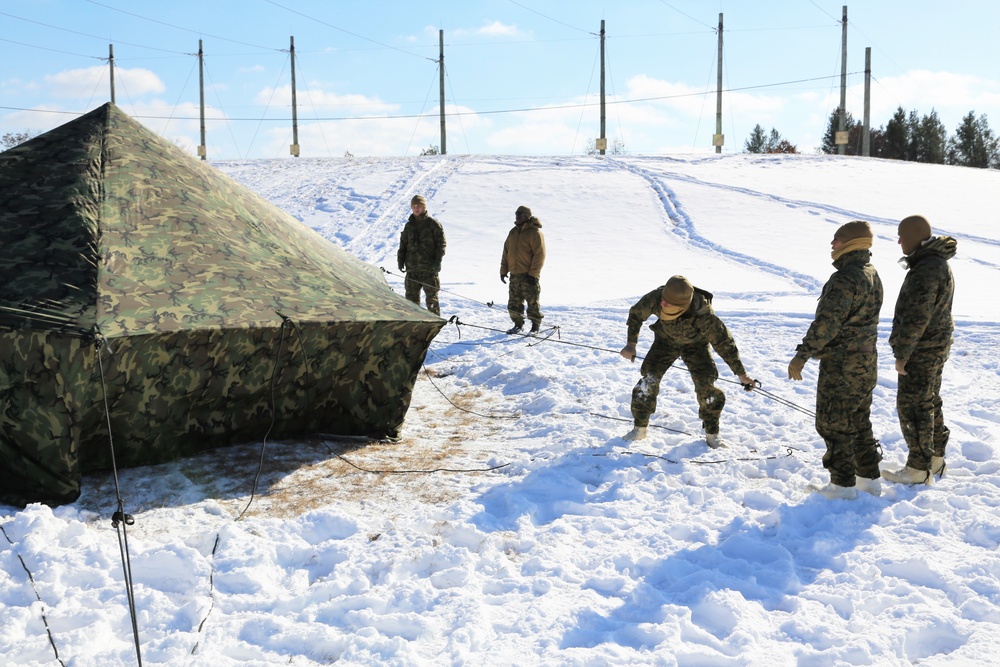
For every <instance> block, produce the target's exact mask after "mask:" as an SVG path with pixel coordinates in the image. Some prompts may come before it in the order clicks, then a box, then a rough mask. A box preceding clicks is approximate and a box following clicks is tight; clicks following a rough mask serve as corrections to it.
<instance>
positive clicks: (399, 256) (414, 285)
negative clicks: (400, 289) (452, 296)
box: [396, 195, 445, 315]
mask: <svg viewBox="0 0 1000 667" xmlns="http://www.w3.org/2000/svg"><path fill="white" fill-rule="evenodd" d="M410 210H411V211H412V214H411V215H410V218H409V220H407V221H406V225H405V226H404V227H403V233H402V234H400V236H399V251H398V252H397V253H396V262H397V264H398V265H399V270H400V271H405V272H406V282H405V287H406V298H407V299H409V300H410V301H412V302H413V303H415V304H418V305H419V304H420V290H421V288H422V289H423V290H424V294H425V295H426V297H427V310H429V311H431V312H432V313H434V314H435V315H440V314H441V306H440V305H439V303H438V291H439V290H440V289H441V280H440V278H438V274H439V273H440V272H441V260H442V259H443V258H444V249H445V240H444V228H443V227H442V226H441V223H440V222H438V221H437V220H435V219H434V218H432V217H431V216H429V215H427V200H426V199H424V198H423V196H422V195H415V196H414V197H413V199H411V200H410Z"/></svg>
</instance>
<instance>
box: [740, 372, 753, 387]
mask: <svg viewBox="0 0 1000 667" xmlns="http://www.w3.org/2000/svg"><path fill="white" fill-rule="evenodd" d="M756 382H757V381H756V380H754V379H753V378H752V377H750V376H749V375H747V374H746V373H744V374H743V375H741V376H740V384H741V385H743V388H744V389H746V390H747V391H753V390H754V386H755V384H756Z"/></svg>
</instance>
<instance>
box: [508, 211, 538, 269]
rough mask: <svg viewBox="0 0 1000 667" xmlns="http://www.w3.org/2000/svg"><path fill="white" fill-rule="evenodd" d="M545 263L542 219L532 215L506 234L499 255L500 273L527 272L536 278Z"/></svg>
mask: <svg viewBox="0 0 1000 667" xmlns="http://www.w3.org/2000/svg"><path fill="white" fill-rule="evenodd" d="M544 264H545V236H544V235H543V234H542V221H541V220H539V219H538V218H536V217H534V216H532V217H530V218H529V219H528V221H527V222H525V223H523V224H521V225H514V228H513V229H511V230H510V233H508V234H507V240H506V241H504V244H503V255H502V256H501V257H500V275H507V272H508V271H509V272H510V273H512V274H515V273H527V274H528V275H531V276H534V277H535V278H538V277H539V276H541V273H542V265H544Z"/></svg>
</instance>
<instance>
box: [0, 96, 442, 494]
mask: <svg viewBox="0 0 1000 667" xmlns="http://www.w3.org/2000/svg"><path fill="white" fill-rule="evenodd" d="M443 325H444V321H443V320H441V319H440V318H438V317H436V316H434V315H432V314H430V313H429V312H427V311H426V310H423V309H421V308H419V307H418V306H417V305H416V304H413V303H410V302H409V301H407V300H406V299H404V298H402V297H401V296H399V295H397V294H395V293H394V292H393V291H392V290H391V289H390V288H389V286H388V284H387V283H386V282H385V279H384V278H382V276H381V274H380V273H379V272H378V270H377V269H375V268H374V267H371V266H369V265H366V264H364V263H363V262H360V261H358V260H357V259H355V258H353V257H351V256H349V255H348V254H347V253H345V252H343V251H342V250H340V249H339V248H337V247H336V246H334V245H333V244H332V243H330V242H329V241H327V240H325V239H323V238H322V237H321V236H319V235H318V234H316V233H315V232H313V231H312V230H310V229H308V228H307V227H306V226H305V225H303V224H301V223H300V222H298V221H297V220H295V219H294V218H292V217H291V216H289V215H287V214H285V213H283V212H281V211H280V210H278V209H277V208H276V207H274V206H272V205H271V204H269V203H267V202H265V201H264V200H262V199H261V198H259V197H257V196H256V195H254V194H253V193H251V192H249V191H248V190H246V189H245V188H243V187H241V186H239V185H238V184H236V183H234V182H233V181H232V180H230V179H228V178H226V177H225V176H222V175H220V174H219V173H218V172H217V171H215V170H214V169H212V168H211V167H209V166H207V165H206V164H204V163H202V162H201V161H199V160H197V159H195V158H193V157H191V156H189V155H187V154H185V153H184V152H182V151H181V150H180V149H179V148H177V147H176V146H174V145H172V144H171V143H170V142H168V141H164V140H163V139H161V138H159V137H158V136H156V135H155V134H153V133H152V132H150V131H149V130H147V129H146V128H144V127H143V126H142V125H140V124H139V123H137V122H136V121H134V120H133V119H131V118H129V117H128V116H127V115H126V114H124V113H123V112H122V111H121V110H120V109H118V108H117V107H116V106H114V105H113V104H106V105H104V106H102V107H100V108H99V109H96V110H95V111H93V112H91V113H89V114H87V115H85V116H82V117H80V118H78V119H77V120H74V121H72V122H70V123H67V124H65V125H63V126H61V127H58V128H56V129H55V130H52V131H51V132H48V133H46V134H43V135H41V136H38V137H35V138H34V139H32V140H30V141H28V142H26V143H24V144H21V145H20V146H17V147H16V148H13V149H11V150H8V151H6V152H4V153H0V502H3V503H13V504H18V505H23V504H25V503H28V502H35V501H40V502H46V503H50V504H58V503H64V502H70V501H73V500H75V499H76V498H77V497H78V495H79V492H80V475H81V473H84V472H89V471H94V470H100V469H106V468H107V467H109V465H110V463H111V457H110V450H111V446H112V445H111V443H113V446H114V452H115V460H116V462H117V464H118V465H122V466H128V465H139V464H148V463H157V462H163V461H166V460H169V459H172V458H175V457H178V456H181V455H185V454H189V453H193V452H196V451H201V450H204V449H207V448H210V447H217V446H221V445H226V444H232V443H236V442H247V441H258V442H259V441H260V440H261V439H263V437H264V436H265V434H267V435H268V437H270V438H289V437H298V436H303V435H308V434H312V433H336V434H343V435H371V436H376V437H378V436H383V435H388V436H394V435H395V434H396V432H397V431H398V429H399V428H400V426H401V424H402V422H403V417H404V416H405V414H406V410H407V408H408V407H409V403H410V397H411V392H412V390H413V384H414V381H415V379H416V374H417V372H418V371H419V369H420V366H421V364H422V362H423V359H424V355H425V354H426V352H427V346H428V345H429V343H430V341H431V340H432V339H433V338H434V336H435V335H436V334H437V332H438V331H439V330H440V329H441V327H442V326H443Z"/></svg>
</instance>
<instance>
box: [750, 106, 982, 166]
mask: <svg viewBox="0 0 1000 667" xmlns="http://www.w3.org/2000/svg"><path fill="white" fill-rule="evenodd" d="M839 127H840V110H839V109H836V110H834V111H833V113H831V114H830V120H829V122H828V123H827V128H826V132H825V133H824V135H823V143H822V145H821V146H820V149H819V150H820V152H822V153H827V154H834V153H836V152H837V145H836V143H835V141H836V136H837V131H838V129H839ZM845 130H846V131H847V145H846V146H845V147H844V148H845V150H844V153H845V154H846V155H861V151H862V140H863V135H862V133H863V131H864V127H863V124H862V123H860V122H858V121H856V120H854V117H853V116H851V114H850V112H848V113H847V119H846V122H845ZM869 142H870V143H869V150H870V155H871V157H879V158H884V159H888V160H907V161H910V162H928V163H932V164H952V165H959V166H962V167H978V168H980V169H1000V137H997V136H996V135H995V134H994V133H993V130H992V129H990V124H989V121H988V120H987V118H986V114H982V115H980V116H978V117H977V116H976V113H975V112H974V111H970V112H969V113H968V114H966V115H965V116H964V117H963V118H962V120H961V122H960V123H959V124H958V127H957V128H955V133H954V134H952V135H951V136H949V135H948V130H947V129H946V128H945V126H944V123H942V122H941V119H940V118H939V117H938V114H937V111H934V110H933V109H931V112H930V113H929V114H926V115H923V116H921V115H920V113H919V112H917V110H915V109H914V110H912V111H910V112H909V113H907V112H906V111H905V110H904V109H903V107H897V108H896V112H895V113H894V114H893V115H892V118H890V119H889V121H888V122H887V123H886V124H885V125H883V126H880V127H878V128H877V129H874V128H873V129H871V130H870V132H869ZM743 149H744V152H746V153H798V150H797V149H796V147H795V146H794V145H793V144H792V143H791V142H789V141H788V140H786V139H785V138H784V137H782V136H781V133H780V132H778V131H777V130H776V129H774V128H771V131H770V133H768V132H765V131H764V128H762V127H761V126H760V125H759V124H758V125H756V126H755V127H754V129H753V131H752V132H751V133H750V137H749V138H748V139H747V140H746V142H745V143H744V144H743Z"/></svg>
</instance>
